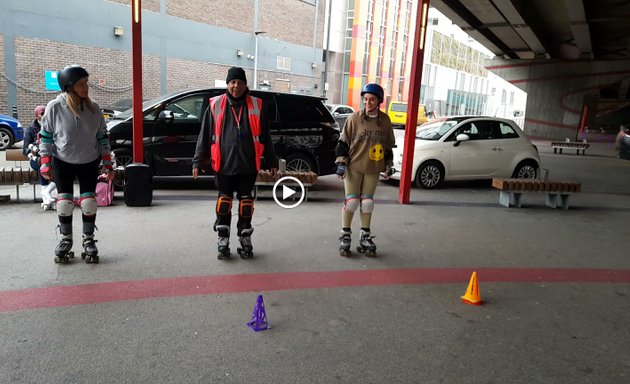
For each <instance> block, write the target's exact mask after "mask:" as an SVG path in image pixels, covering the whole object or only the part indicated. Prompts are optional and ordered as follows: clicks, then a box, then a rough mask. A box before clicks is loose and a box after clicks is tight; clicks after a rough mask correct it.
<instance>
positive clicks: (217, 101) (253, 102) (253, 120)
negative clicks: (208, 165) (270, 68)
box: [210, 94, 265, 173]
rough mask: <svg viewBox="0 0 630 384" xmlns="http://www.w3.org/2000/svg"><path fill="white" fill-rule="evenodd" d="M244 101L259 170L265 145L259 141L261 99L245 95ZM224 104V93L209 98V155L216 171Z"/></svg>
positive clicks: (218, 159) (225, 100) (217, 168)
mask: <svg viewBox="0 0 630 384" xmlns="http://www.w3.org/2000/svg"><path fill="white" fill-rule="evenodd" d="M246 102H247V117H248V120H249V130H250V131H251V132H252V137H253V138H254V153H255V156H256V170H258V171H260V159H261V157H262V155H263V151H264V150H265V146H264V145H263V143H261V142H260V134H261V126H260V111H261V110H262V100H261V99H259V98H257V97H252V96H247V98H246ZM226 104H227V96H226V95H225V94H223V95H221V96H215V97H212V98H210V113H211V114H212V121H214V127H213V128H214V129H213V133H212V144H211V145H210V157H211V160H212V169H214V171H215V172H217V173H218V172H219V169H221V144H220V143H221V131H222V130H223V118H224V116H225V106H226Z"/></svg>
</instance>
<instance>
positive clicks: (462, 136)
mask: <svg viewBox="0 0 630 384" xmlns="http://www.w3.org/2000/svg"><path fill="white" fill-rule="evenodd" d="M455 140H456V141H455V143H453V147H457V146H459V144H461V142H462V141H468V140H470V136H468V135H467V134H465V133H460V134H459V135H457V136H456V137H455Z"/></svg>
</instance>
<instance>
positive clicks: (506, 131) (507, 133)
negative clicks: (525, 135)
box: [499, 123, 518, 139]
mask: <svg viewBox="0 0 630 384" xmlns="http://www.w3.org/2000/svg"><path fill="white" fill-rule="evenodd" d="M499 129H500V130H501V137H502V138H504V139H515V138H517V137H518V133H516V131H515V130H514V128H512V126H511V125H509V124H506V123H499Z"/></svg>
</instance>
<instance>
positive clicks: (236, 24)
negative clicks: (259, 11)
mask: <svg viewBox="0 0 630 384" xmlns="http://www.w3.org/2000/svg"><path fill="white" fill-rule="evenodd" d="M166 12H167V14H169V15H171V16H176V17H181V18H182V19H188V20H194V21H197V22H200V23H204V24H210V25H216V26H217V27H221V28H227V29H233V30H236V31H241V32H252V31H253V30H254V2H253V1H252V0H230V1H216V0H215V1H199V0H167V1H166Z"/></svg>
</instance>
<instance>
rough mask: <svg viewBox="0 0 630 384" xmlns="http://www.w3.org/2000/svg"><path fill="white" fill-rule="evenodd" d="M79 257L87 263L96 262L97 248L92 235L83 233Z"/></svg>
mask: <svg viewBox="0 0 630 384" xmlns="http://www.w3.org/2000/svg"><path fill="white" fill-rule="evenodd" d="M81 258H82V259H84V260H85V262H86V263H88V264H98V248H96V240H94V235H93V234H92V235H83V252H81Z"/></svg>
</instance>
